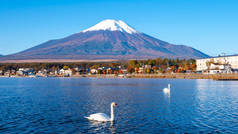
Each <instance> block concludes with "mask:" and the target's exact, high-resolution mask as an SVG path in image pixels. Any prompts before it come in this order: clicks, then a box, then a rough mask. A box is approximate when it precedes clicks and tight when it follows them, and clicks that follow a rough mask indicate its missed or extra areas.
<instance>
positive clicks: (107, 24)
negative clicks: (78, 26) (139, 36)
mask: <svg viewBox="0 0 238 134" xmlns="http://www.w3.org/2000/svg"><path fill="white" fill-rule="evenodd" d="M98 30H110V31H121V32H127V33H129V34H133V33H138V32H137V31H136V30H134V29H133V28H131V27H130V26H128V25H127V24H126V23H125V22H123V21H121V20H111V19H108V20H103V21H101V22H99V23H98V24H96V25H94V26H92V27H90V28H89V29H86V30H84V31H82V32H87V31H98Z"/></svg>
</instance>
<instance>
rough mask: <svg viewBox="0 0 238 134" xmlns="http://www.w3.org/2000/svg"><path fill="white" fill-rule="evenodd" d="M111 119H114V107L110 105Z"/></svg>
mask: <svg viewBox="0 0 238 134" xmlns="http://www.w3.org/2000/svg"><path fill="white" fill-rule="evenodd" d="M111 121H114V109H113V106H112V105H111Z"/></svg>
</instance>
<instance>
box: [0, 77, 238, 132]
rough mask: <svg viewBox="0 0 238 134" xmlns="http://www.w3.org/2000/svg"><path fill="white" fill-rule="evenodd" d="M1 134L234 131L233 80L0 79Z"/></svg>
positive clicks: (237, 84) (237, 99)
mask: <svg viewBox="0 0 238 134" xmlns="http://www.w3.org/2000/svg"><path fill="white" fill-rule="evenodd" d="M168 83H170V84H171V95H170V97H168V96H167V95H165V94H164V93H163V88H164V87H167V84H168ZM112 101H115V102H117V103H118V105H119V107H118V108H116V109H115V117H116V121H115V122H114V123H110V122H107V123H98V122H90V121H88V120H87V119H85V118H84V116H88V115H90V114H92V113H95V112H104V113H106V114H110V103H111V102H112ZM0 133H21V134H23V133H238V81H212V80H182V79H96V78H0Z"/></svg>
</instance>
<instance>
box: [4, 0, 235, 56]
mask: <svg viewBox="0 0 238 134" xmlns="http://www.w3.org/2000/svg"><path fill="white" fill-rule="evenodd" d="M104 19H119V20H122V21H124V22H126V23H127V24H129V25H130V26H132V27H133V28H135V29H136V30H138V31H140V32H144V33H146V34H148V35H151V36H153V37H156V38H158V39H161V40H164V41H167V42H170V43H174V44H183V45H188V46H191V47H194V48H196V49H198V50H201V51H202V52H204V53H206V54H208V55H212V56H216V55H218V54H221V53H226V54H237V53H238V0H91V1H90V0H0V54H12V53H16V52H19V51H22V50H25V49H27V48H30V47H33V46H36V45H38V44H40V43H43V42H45V41H47V40H51V39H58V38H62V37H65V36H68V35H71V34H73V33H77V32H80V31H82V30H84V29H86V28H88V27H90V26H93V25H95V24H96V23H98V22H100V21H102V20H104Z"/></svg>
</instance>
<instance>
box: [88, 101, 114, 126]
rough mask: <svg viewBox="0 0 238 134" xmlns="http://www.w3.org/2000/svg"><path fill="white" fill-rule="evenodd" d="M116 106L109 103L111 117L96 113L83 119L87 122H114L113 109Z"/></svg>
mask: <svg viewBox="0 0 238 134" xmlns="http://www.w3.org/2000/svg"><path fill="white" fill-rule="evenodd" d="M115 106H117V104H116V103H115V102H112V103H111V117H109V116H108V115H106V114H104V113H96V114H91V115H90V116H89V117H85V118H87V119H88V120H93V121H102V122H104V121H113V120H114V110H113V107H115Z"/></svg>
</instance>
